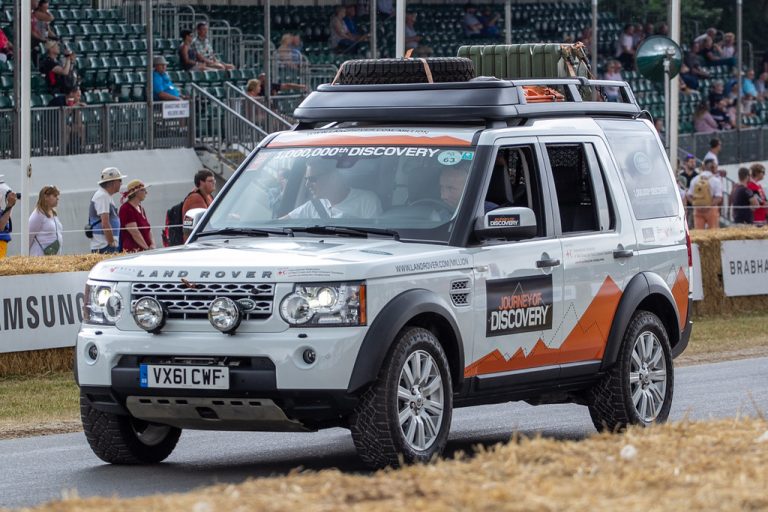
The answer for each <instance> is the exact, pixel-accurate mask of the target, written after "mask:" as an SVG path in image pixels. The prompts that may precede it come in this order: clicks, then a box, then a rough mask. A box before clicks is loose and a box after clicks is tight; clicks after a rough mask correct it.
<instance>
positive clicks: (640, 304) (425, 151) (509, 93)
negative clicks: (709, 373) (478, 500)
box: [76, 79, 691, 467]
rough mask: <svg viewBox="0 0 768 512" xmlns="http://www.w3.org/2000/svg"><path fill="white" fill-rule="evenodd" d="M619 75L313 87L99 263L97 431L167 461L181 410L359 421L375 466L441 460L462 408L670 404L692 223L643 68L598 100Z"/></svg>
mask: <svg viewBox="0 0 768 512" xmlns="http://www.w3.org/2000/svg"><path fill="white" fill-rule="evenodd" d="M540 82H541V83H540ZM544 85H546V86H549V87H550V88H552V90H556V91H559V92H558V93H557V94H555V95H553V96H552V101H551V102H546V101H544V102H542V101H540V98H541V94H540V92H541V90H542V89H541V87H542V86H544ZM605 85H607V83H606V82H589V81H586V80H584V79H558V80H556V79H552V80H540V81H525V82H522V81H520V82H516V81H507V80H487V79H486V80H469V81H466V80H465V81H463V82H455V83H433V84H406V85H403V84H399V85H397V84H396V85H326V86H321V87H320V88H319V89H318V91H316V92H314V93H312V94H311V95H310V96H309V97H308V98H307V99H306V100H305V101H304V103H303V104H302V105H301V106H300V107H299V108H298V109H297V110H296V117H297V119H299V121H300V122H299V124H298V125H297V127H296V128H295V129H294V130H292V131H288V132H283V133H278V134H274V135H273V136H270V137H269V138H267V139H266V140H264V141H263V143H262V144H261V146H260V147H259V149H257V150H256V151H255V152H254V153H253V154H252V155H251V156H250V157H249V158H248V160H247V161H246V162H245V163H244V164H243V165H242V166H241V168H240V169H239V170H238V171H237V173H236V174H235V175H234V176H233V178H232V179H231V180H229V182H228V183H227V184H226V186H225V187H224V189H223V190H222V192H221V193H220V194H219V196H218V197H217V198H216V200H215V202H214V203H213V205H212V206H211V207H210V208H209V209H208V210H207V211H199V212H196V213H195V214H194V231H193V232H192V235H191V237H190V239H189V241H188V242H187V243H186V245H184V246H182V247H176V248H172V249H167V250H160V251H154V252H149V253H144V254H138V255H134V256H127V257H122V258H118V259H114V260H108V261H105V262H102V263H100V264H99V265H97V266H96V267H95V268H94V269H93V271H92V272H91V274H90V277H89V279H88V284H87V288H86V304H85V320H84V322H83V325H82V329H81V331H80V333H79V336H78V340H77V368H76V370H77V376H76V377H77V382H78V384H79V386H80V388H81V410H82V420H83V426H84V428H85V433H86V436H87V438H88V441H89V443H90V445H91V447H92V449H93V451H94V452H95V453H96V455H98V456H99V457H100V458H102V459H103V460H105V461H108V462H112V463H153V462H159V461H162V460H163V459H165V458H166V457H168V455H169V454H170V453H171V452H172V451H173V449H174V447H175V445H176V442H177V440H178V439H179V435H180V434H181V431H182V429H185V428H186V429H209V430H245V431H265V430H266V431H296V432H303V431H312V430H316V429H319V428H325V427H332V426H345V427H348V428H349V429H350V430H351V431H352V438H353V439H354V443H355V446H356V447H357V449H358V451H359V453H360V456H361V457H362V458H363V459H364V460H365V461H366V462H367V463H368V464H370V465H371V466H373V467H382V466H388V465H397V464H398V462H399V460H404V461H406V462H413V461H427V460H429V459H431V458H432V457H433V456H434V455H435V454H439V453H440V452H441V450H442V449H443V448H444V447H445V444H446V440H447V437H448V431H449V428H450V425H451V413H452V410H453V409H454V408H455V407H462V406H468V405H476V404H487V403H495V402H507V401H512V400H525V401H527V402H529V403H533V404H550V403H561V402H575V403H578V404H583V405H585V406H587V407H588V408H589V411H590V414H591V416H592V420H593V422H594V424H595V426H596V427H597V428H598V429H608V430H613V429H616V428H621V427H623V426H626V425H628V424H640V425H649V424H653V423H657V422H662V421H664V420H665V419H666V418H667V416H668V414H669V410H670V405H671V402H672V394H673V379H674V373H673V358H674V357H675V356H677V355H678V354H680V353H681V352H682V351H683V350H684V349H685V347H686V345H687V343H688V339H689V336H690V329H691V323H690V322H689V304H690V302H689V301H690V293H689V279H690V263H691V251H690V243H689V240H688V236H687V231H686V223H685V220H684V209H683V205H682V204H681V201H680V198H679V196H678V192H677V187H676V184H675V181H674V178H673V174H672V171H671V169H670V165H669V162H668V161H667V158H666V156H665V154H664V150H663V147H662V145H661V143H660V141H659V139H658V137H657V135H656V132H655V131H654V129H653V126H652V125H651V124H650V123H649V122H648V121H647V120H645V119H643V118H642V115H641V112H640V109H639V108H638V106H637V104H636V102H635V101H634V98H633V96H632V94H631V91H630V90H629V88H628V87H627V85H626V84H625V83H610V85H612V86H616V87H619V88H620V90H621V94H622V97H623V99H624V102H622V103H606V102H598V101H590V100H589V99H588V98H591V97H596V96H597V94H599V88H600V87H602V86H605ZM586 89H592V90H593V93H592V95H591V96H587V95H585V94H584V91H585V90H586ZM530 90H533V91H535V93H536V97H537V98H538V99H537V102H529V101H527V99H526V98H527V95H528V91H530ZM400 457H402V459H400Z"/></svg>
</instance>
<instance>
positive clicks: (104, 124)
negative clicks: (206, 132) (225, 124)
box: [0, 103, 193, 158]
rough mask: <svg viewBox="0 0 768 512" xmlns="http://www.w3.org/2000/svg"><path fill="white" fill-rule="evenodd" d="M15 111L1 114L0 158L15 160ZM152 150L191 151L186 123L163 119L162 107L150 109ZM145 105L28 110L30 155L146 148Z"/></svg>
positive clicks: (60, 154)
mask: <svg viewBox="0 0 768 512" xmlns="http://www.w3.org/2000/svg"><path fill="white" fill-rule="evenodd" d="M17 115H18V114H17V113H16V112H15V111H14V110H0V158H18V157H19V150H18V148H17V147H14V142H13V140H14V129H15V126H18V123H17ZM152 120H153V123H154V127H153V128H154V138H153V139H152V147H154V148H179V147H190V146H191V145H192V139H191V131H190V130H191V128H192V126H191V124H192V122H193V120H189V119H164V118H163V105H162V103H155V104H154V106H153V115H152ZM147 127H148V126H147V104H146V103H111V104H107V105H92V106H85V107H42V108H34V109H32V119H31V154H32V156H63V155H77V154H84V153H107V152H111V151H127V150H135V149H147V148H149V147H150V145H149V141H148V139H147Z"/></svg>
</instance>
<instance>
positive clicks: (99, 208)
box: [88, 167, 125, 254]
mask: <svg viewBox="0 0 768 512" xmlns="http://www.w3.org/2000/svg"><path fill="white" fill-rule="evenodd" d="M123 178H125V176H124V175H123V174H122V173H121V172H120V170H119V169H118V168H117V167H105V168H104V169H102V171H101V179H100V180H99V188H98V189H96V192H95V193H94V194H93V197H92V198H91V204H90V205H89V206H88V223H89V224H90V225H91V227H92V229H93V238H92V239H91V252H94V253H99V254H110V253H115V252H118V251H119V250H120V249H119V246H120V244H119V241H120V238H119V237H120V216H119V215H118V213H117V207H116V206H115V203H114V202H113V201H112V196H113V195H115V194H117V193H118V192H119V191H120V185H121V184H122V183H123Z"/></svg>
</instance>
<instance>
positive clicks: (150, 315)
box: [132, 297, 166, 334]
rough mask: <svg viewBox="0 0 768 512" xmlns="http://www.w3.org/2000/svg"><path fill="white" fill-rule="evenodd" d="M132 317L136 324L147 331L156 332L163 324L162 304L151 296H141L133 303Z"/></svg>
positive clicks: (163, 311) (164, 315) (163, 312)
mask: <svg viewBox="0 0 768 512" xmlns="http://www.w3.org/2000/svg"><path fill="white" fill-rule="evenodd" d="M132 313H133V319H134V320H135V321H136V325H138V326H139V327H141V328H142V329H144V330H145V331H147V332H151V333H152V334H157V333H158V332H160V329H162V328H163V326H164V325H165V317H166V314H165V310H164V309H163V305H162V304H160V302H158V300H157V299H155V298H153V297H142V298H140V299H139V300H137V301H136V303H135V304H134V305H133V311H132Z"/></svg>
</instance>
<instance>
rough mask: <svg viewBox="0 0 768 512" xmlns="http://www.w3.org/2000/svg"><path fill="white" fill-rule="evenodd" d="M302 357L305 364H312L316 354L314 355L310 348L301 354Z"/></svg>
mask: <svg viewBox="0 0 768 512" xmlns="http://www.w3.org/2000/svg"><path fill="white" fill-rule="evenodd" d="M302 357H303V358H304V362H305V363H307V364H312V363H314V362H315V360H316V359H317V354H316V353H315V351H314V350H312V349H311V348H308V349H306V350H305V351H304V353H303V354H302Z"/></svg>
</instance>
